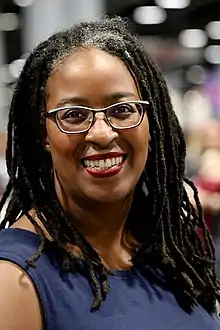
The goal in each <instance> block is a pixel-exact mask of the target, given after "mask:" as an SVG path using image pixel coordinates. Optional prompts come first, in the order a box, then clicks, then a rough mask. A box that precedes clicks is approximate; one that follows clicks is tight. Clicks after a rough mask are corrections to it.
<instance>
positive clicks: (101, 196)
mask: <svg viewBox="0 0 220 330" xmlns="http://www.w3.org/2000/svg"><path fill="white" fill-rule="evenodd" d="M135 100H140V94H139V91H138V89H137V86H136V84H135V81H134V79H133V77H132V75H131V74H130V72H129V70H128V69H127V67H126V65H125V64H124V63H123V62H122V61H121V60H120V59H118V58H117V57H114V56H112V55H109V54H107V53H106V52H103V51H101V50H98V49H93V48H91V49H86V50H78V51H77V52H76V53H74V54H73V55H70V56H68V57H67V58H66V59H65V60H64V62H63V63H62V64H61V65H60V67H58V69H56V70H54V72H53V73H52V74H51V76H50V77H49V79H48V82H47V100H46V105H47V111H48V110H50V109H55V108H58V107H61V106H71V105H80V106H87V107H91V108H94V109H100V108H104V107H107V106H109V105H112V104H114V103H116V102H121V101H135ZM46 129H47V138H46V144H47V149H48V150H49V152H50V153H51V157H52V161H53V167H54V173H55V186H56V190H57V192H58V195H59V194H61V193H62V194H63V193H65V196H67V197H68V198H70V197H73V198H74V197H75V198H84V199H85V198H86V199H87V200H94V201H99V202H103V203H106V202H107V203H108V202H114V201H116V200H120V199H123V198H125V197H126V196H128V195H129V194H130V193H131V192H132V191H133V189H134V187H135V185H136V184H137V182H138V180H139V177H140V175H141V173H142V171H143V169H144V167H145V164H146V160H147V154H148V143H149V124H148V119H147V115H146V114H145V115H144V118H143V121H142V122H141V124H140V125H139V126H138V127H136V128H132V129H127V130H122V131H116V130H114V129H113V128H112V127H110V126H109V125H108V123H107V122H106V120H105V116H104V114H103V113H97V114H96V115H95V121H94V124H93V126H92V127H91V128H90V130H89V131H88V132H87V133H80V134H65V133H63V132H61V131H60V130H59V128H58V127H57V125H56V123H55V122H54V121H53V120H51V119H49V118H48V119H47V122H46ZM121 156H123V162H122V164H118V165H115V167H117V169H116V170H114V166H113V170H112V171H110V172H111V173H110V174H109V173H108V175H105V174H106V172H105V171H104V169H103V166H101V165H100V164H101V163H100V160H101V161H102V160H105V161H106V158H109V159H112V158H115V159H116V158H117V157H118V158H119V157H121ZM121 159H122V158H119V160H121ZM91 160H92V161H93V163H91ZM119 160H117V162H118V161H119ZM96 161H98V163H97V162H96ZM94 164H96V168H95V169H92V170H91V165H92V166H94ZM102 164H103V163H102ZM88 165H89V166H88ZM97 165H98V166H97ZM99 165H100V166H99ZM94 172H96V175H94ZM97 173H98V175H97Z"/></svg>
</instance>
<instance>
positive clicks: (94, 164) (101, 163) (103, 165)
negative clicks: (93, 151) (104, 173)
mask: <svg viewBox="0 0 220 330" xmlns="http://www.w3.org/2000/svg"><path fill="white" fill-rule="evenodd" d="M125 159H126V156H119V157H112V158H107V159H100V160H98V159H97V160H88V159H84V160H82V164H83V166H84V167H85V168H94V169H97V170H107V169H110V168H112V167H113V166H117V165H121V164H122V163H123V162H124V161H125Z"/></svg>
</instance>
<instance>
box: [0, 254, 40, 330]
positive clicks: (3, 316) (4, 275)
mask: <svg viewBox="0 0 220 330" xmlns="http://www.w3.org/2000/svg"><path fill="white" fill-rule="evenodd" d="M0 320H1V330H9V329H10V330H23V329H25V330H42V329H43V325H42V324H43V322H42V314H41V307H40V303H39V300H38V297H37V293H36V290H35V287H34V285H33V283H32V281H31V279H30V278H29V276H28V275H27V274H26V273H25V272H24V271H23V270H22V269H21V268H20V267H18V266H17V265H15V264H13V263H11V262H8V261H4V260H0Z"/></svg>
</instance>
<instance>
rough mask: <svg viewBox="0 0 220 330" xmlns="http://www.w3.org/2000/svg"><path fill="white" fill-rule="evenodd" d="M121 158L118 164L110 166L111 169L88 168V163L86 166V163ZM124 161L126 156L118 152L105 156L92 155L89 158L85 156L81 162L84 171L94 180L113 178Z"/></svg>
mask: <svg viewBox="0 0 220 330" xmlns="http://www.w3.org/2000/svg"><path fill="white" fill-rule="evenodd" d="M119 157H120V158H121V159H122V161H121V162H120V163H118V164H115V165H112V166H111V167H105V166H103V165H102V166H100V167H99V166H97V165H96V166H88V163H87V164H86V161H93V162H95V161H100V160H106V159H112V158H119ZM125 161H126V154H124V153H119V152H110V153H106V154H94V155H90V156H86V157H85V158H83V160H82V164H83V167H84V169H85V170H86V172H87V173H89V174H90V175H91V176H93V177H95V178H107V177H111V176H114V175H116V174H118V173H119V172H120V171H121V170H122V168H123V166H124V164H125Z"/></svg>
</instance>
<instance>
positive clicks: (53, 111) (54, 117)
mask: <svg viewBox="0 0 220 330" xmlns="http://www.w3.org/2000/svg"><path fill="white" fill-rule="evenodd" d="M123 104H125V105H126V104H143V105H146V106H149V104H150V103H149V102H148V101H142V100H137V101H122V102H117V103H114V104H111V105H109V106H107V107H105V108H102V109H93V108H89V107H84V106H81V105H72V106H65V107H60V108H56V109H50V110H49V111H48V112H47V113H46V114H45V115H46V117H48V118H51V119H52V120H54V122H55V123H56V125H57V127H58V128H59V130H60V131H61V132H63V133H65V134H81V133H86V132H88V131H89V130H90V128H91V127H92V125H93V124H94V121H95V115H96V113H99V112H103V113H104V114H105V119H106V122H107V123H108V125H109V126H111V127H112V128H113V129H114V130H117V131H122V130H125V129H131V128H135V127H137V126H139V125H140V124H141V122H142V120H143V118H144V114H145V111H143V112H142V114H141V116H140V120H139V121H138V123H137V124H134V125H132V126H127V127H126V126H125V127H116V126H115V125H113V124H112V123H111V121H110V120H109V118H108V115H107V112H108V111H109V109H111V108H112V107H115V106H117V105H123ZM65 109H70V110H71V109H84V110H88V111H91V112H92V114H93V116H92V118H91V119H90V124H89V127H88V128H86V129H84V130H81V131H77V132H70V131H66V130H64V129H63V128H62V127H61V126H60V124H59V118H58V115H57V114H58V112H59V111H60V110H65Z"/></svg>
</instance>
